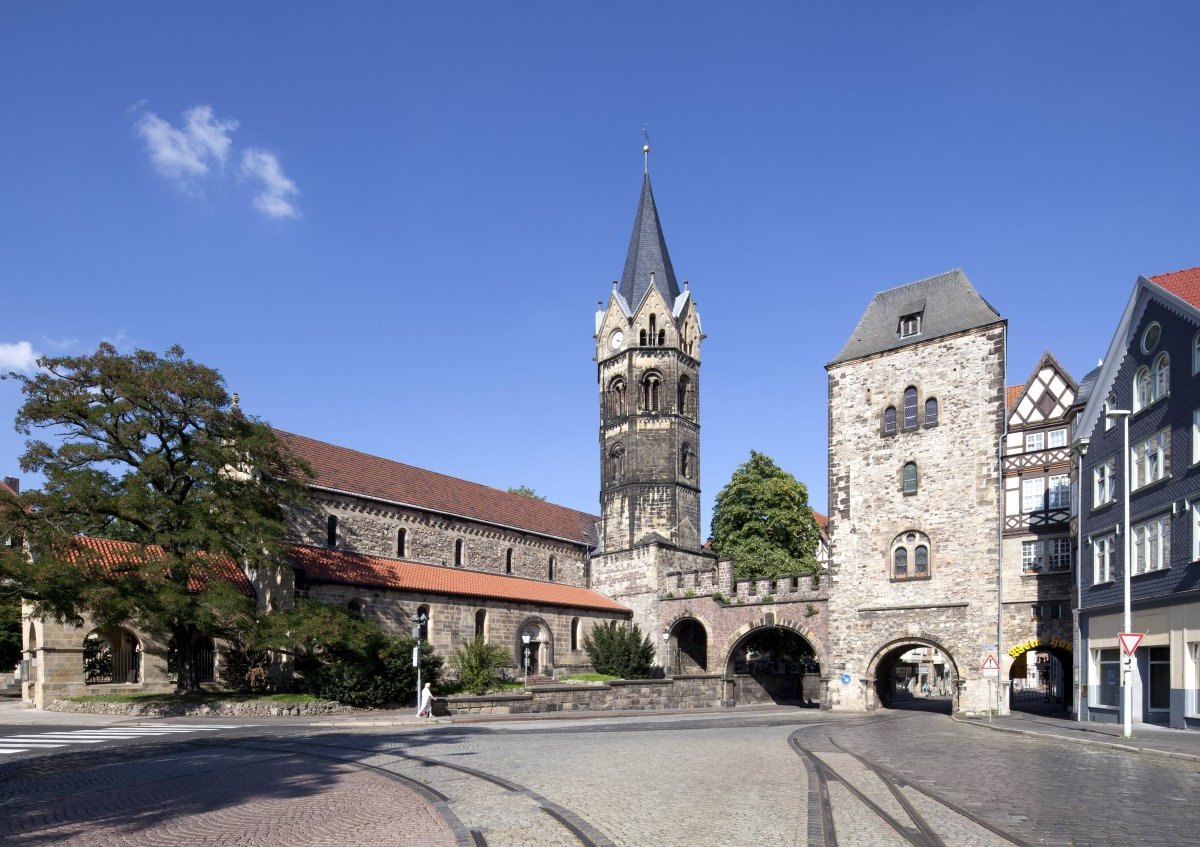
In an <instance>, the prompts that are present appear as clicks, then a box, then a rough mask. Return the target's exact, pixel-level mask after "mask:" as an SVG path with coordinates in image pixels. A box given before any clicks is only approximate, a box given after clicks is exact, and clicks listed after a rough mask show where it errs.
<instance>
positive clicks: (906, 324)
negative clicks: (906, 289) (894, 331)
mask: <svg viewBox="0 0 1200 847" xmlns="http://www.w3.org/2000/svg"><path fill="white" fill-rule="evenodd" d="M920 334H921V313H920V312H912V313H911V314H907V315H903V316H901V318H900V337H901V338H910V337H912V336H914V335H920Z"/></svg>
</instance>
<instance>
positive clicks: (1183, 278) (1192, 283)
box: [1150, 267, 1200, 309]
mask: <svg viewBox="0 0 1200 847" xmlns="http://www.w3.org/2000/svg"><path fill="white" fill-rule="evenodd" d="M1150 281H1151V282H1153V283H1154V284H1155V285H1161V286H1162V287H1163V288H1165V289H1167V291H1170V292H1171V293H1172V294H1174V295H1176V296H1177V297H1180V298H1182V299H1184V300H1186V301H1187V302H1189V303H1191V304H1192V305H1193V306H1195V307H1196V308H1198V309H1200V267H1196V268H1188V269H1187V270H1183V271H1174V272H1173V273H1169V274H1159V275H1158V276H1152V277H1150Z"/></svg>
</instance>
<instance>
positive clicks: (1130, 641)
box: [1117, 632, 1146, 659]
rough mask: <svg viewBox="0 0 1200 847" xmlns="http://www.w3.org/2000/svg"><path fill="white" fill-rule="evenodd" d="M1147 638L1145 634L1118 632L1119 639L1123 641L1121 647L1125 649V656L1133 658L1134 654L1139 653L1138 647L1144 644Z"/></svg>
mask: <svg viewBox="0 0 1200 847" xmlns="http://www.w3.org/2000/svg"><path fill="white" fill-rule="evenodd" d="M1145 637H1146V633H1144V632H1118V633H1117V638H1118V639H1120V641H1121V647H1123V648H1124V649H1125V655H1126V656H1128V657H1129V658H1131V659H1132V658H1133V654H1134V653H1136V652H1137V648H1138V645H1139V644H1141V643H1142V639H1143V638H1145Z"/></svg>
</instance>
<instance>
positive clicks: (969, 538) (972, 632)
mask: <svg viewBox="0 0 1200 847" xmlns="http://www.w3.org/2000/svg"><path fill="white" fill-rule="evenodd" d="M1004 333H1005V328H1004V326H1003V325H1002V324H997V325H993V326H991V327H984V328H982V329H978V330H972V331H968V332H964V333H960V334H957V335H953V336H948V337H943V338H937V339H932V340H930V341H927V342H921V343H917V344H912V345H909V346H905V347H901V348H899V349H898V350H894V351H890V352H887V353H881V354H877V355H874V356H870V357H866V358H863V359H858V360H855V361H851V362H846V363H841V364H836V365H831V366H830V367H829V420H830V427H829V428H830V439H829V500H830V512H831V514H830V521H829V528H830V537H831V545H832V554H831V555H832V560H833V563H834V571H833V579H834V584H833V586H832V587H831V589H830V601H829V611H830V622H829V627H830V629H829V632H830V639H829V652H830V654H831V658H832V660H833V662H834V664H833V667H832V668H831V670H833V671H834V672H836V673H840V672H842V671H844V672H846V673H848V674H849V675H850V683H849V684H839V685H835V686H831V687H830V691H831V694H830V703H829V705H830V706H831V707H833V708H837V709H848V710H864V709H868V708H873V706H874V704H875V698H874V690H873V682H874V672H875V669H876V665H877V663H878V661H879V659H880V658H881V657H883V656H884V655H885V654H888V653H889V652H890V651H891V650H892V649H894V648H896V647H898V646H900V644H903V643H912V644H929V645H931V646H934V647H937V648H939V649H941V650H942V651H943V652H945V653H946V654H947V655H948V656H949V657H950V658H951V660H952V663H953V665H954V666H955V668H956V670H957V673H958V675H959V680H960V683H961V684H962V688H961V689H960V692H959V697H958V701H957V704H956V705H957V707H958V708H959V709H962V710H964V711H968V712H975V711H980V710H982V709H985V708H987V706H988V693H987V686H986V685H985V684H984V681H983V679H982V677H981V675H980V671H979V670H978V668H979V664H980V661H981V659H982V651H983V649H984V645H986V644H988V643H990V642H995V641H996V627H997V616H998V607H997V601H998V598H997V580H998V567H999V535H998V533H999V503H998V474H999V464H998V459H997V447H998V443H999V439H1000V436H1001V432H1002V427H1003V414H1004ZM909 385H912V386H915V387H916V388H917V392H918V401H917V408H918V410H919V411H920V410H923V409H924V405H925V401H926V399H927V398H931V397H933V398H937V400H938V404H939V412H940V414H939V419H938V422H937V425H936V426H930V427H926V426H924V425H921V421H920V420H919V421H918V426H917V427H916V428H914V429H911V430H906V429H904V428H903V426H902V422H903V415H902V414H901V416H900V417H901V422H900V424H901V425H900V428H899V432H898V433H897V434H895V435H891V436H887V435H884V434H883V427H882V422H883V414H884V409H885V408H886V407H888V406H889V405H890V406H895V407H896V408H897V410H902V407H903V404H902V397H903V392H904V390H905V387H906V386H909ZM909 461H915V462H916V463H917V467H918V479H919V484H918V490H917V493H916V494H911V495H905V494H904V493H903V488H902V482H903V479H902V473H903V466H904V464H905V463H906V462H909ZM909 531H915V532H921V533H925V534H926V535H927V536H928V537H929V540H930V554H929V571H930V578H928V579H924V580H907V581H894V580H893V579H892V570H891V561H892V559H891V556H892V543H893V540H894V539H896V538H897V537H898V536H901V535H902V534H905V533H908V532H909ZM910 567H911V564H910Z"/></svg>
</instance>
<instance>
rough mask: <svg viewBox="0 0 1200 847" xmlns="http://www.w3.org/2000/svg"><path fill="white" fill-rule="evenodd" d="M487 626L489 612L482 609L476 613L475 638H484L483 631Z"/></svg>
mask: <svg viewBox="0 0 1200 847" xmlns="http://www.w3.org/2000/svg"><path fill="white" fill-rule="evenodd" d="M486 626H487V610H486V609H480V610H479V611H477V612H476V613H475V637H476V638H483V637H484V635H483V631H484V629H485V628H486Z"/></svg>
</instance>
